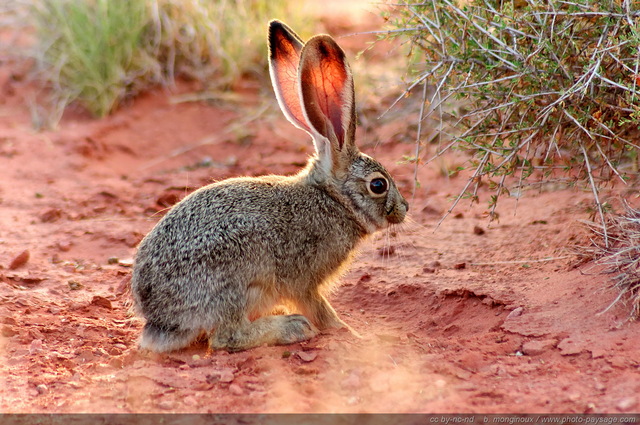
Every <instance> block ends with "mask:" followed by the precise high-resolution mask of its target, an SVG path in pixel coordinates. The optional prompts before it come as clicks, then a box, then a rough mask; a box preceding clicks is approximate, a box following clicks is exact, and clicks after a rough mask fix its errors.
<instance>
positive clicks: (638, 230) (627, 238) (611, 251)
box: [583, 205, 640, 320]
mask: <svg viewBox="0 0 640 425" xmlns="http://www.w3.org/2000/svg"><path fill="white" fill-rule="evenodd" d="M607 218H608V220H607V221H606V223H605V226H606V233H605V231H604V229H603V227H602V226H601V225H598V224H595V223H590V224H589V228H590V230H591V233H592V235H593V237H592V239H591V242H592V245H591V247H588V248H584V249H583V255H586V256H587V257H588V258H593V259H595V260H596V264H599V265H602V266H604V270H603V273H605V274H609V275H612V278H613V281H614V284H615V286H616V287H617V288H618V289H619V290H620V295H619V296H618V297H617V298H616V300H615V301H614V303H613V304H615V303H616V302H618V301H620V300H624V301H627V300H628V302H629V303H630V305H631V314H630V318H631V319H633V320H637V319H638V318H640V210H638V209H634V208H632V207H630V206H629V205H626V212H625V213H624V214H621V215H613V214H611V215H608V217H607ZM605 235H606V237H607V238H608V245H607V244H606V243H605V240H604V238H605ZM613 304H612V306H613Z"/></svg>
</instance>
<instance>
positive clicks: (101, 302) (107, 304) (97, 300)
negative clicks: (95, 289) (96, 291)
mask: <svg viewBox="0 0 640 425" xmlns="http://www.w3.org/2000/svg"><path fill="white" fill-rule="evenodd" d="M91 305H95V306H97V307H103V308H106V309H107V310H112V309H113V306H112V305H111V301H109V299H107V298H105V297H101V296H100V295H95V296H94V297H93V299H92V300H91Z"/></svg>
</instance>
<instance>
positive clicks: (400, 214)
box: [387, 199, 409, 224]
mask: <svg viewBox="0 0 640 425" xmlns="http://www.w3.org/2000/svg"><path fill="white" fill-rule="evenodd" d="M402 201H403V202H402V203H401V204H397V205H394V206H393V207H391V209H390V210H389V211H387V222H388V223H389V224H399V223H402V222H403V221H404V217H405V216H406V215H407V211H409V203H408V202H407V201H405V200H404V199H403V200H402Z"/></svg>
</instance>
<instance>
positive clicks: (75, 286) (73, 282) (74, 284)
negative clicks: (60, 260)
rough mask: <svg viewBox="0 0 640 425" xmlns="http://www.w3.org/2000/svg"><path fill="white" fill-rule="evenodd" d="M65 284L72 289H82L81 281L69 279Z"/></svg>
mask: <svg viewBox="0 0 640 425" xmlns="http://www.w3.org/2000/svg"><path fill="white" fill-rule="evenodd" d="M67 284H68V285H69V289H71V290H72V291H77V290H79V289H82V283H80V282H78V281H77V280H70V281H69V282H67Z"/></svg>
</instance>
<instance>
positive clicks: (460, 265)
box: [453, 263, 467, 270]
mask: <svg viewBox="0 0 640 425" xmlns="http://www.w3.org/2000/svg"><path fill="white" fill-rule="evenodd" d="M466 268H467V263H457V264H454V265H453V269H454V270H463V269H466Z"/></svg>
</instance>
